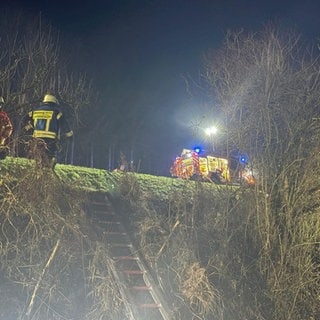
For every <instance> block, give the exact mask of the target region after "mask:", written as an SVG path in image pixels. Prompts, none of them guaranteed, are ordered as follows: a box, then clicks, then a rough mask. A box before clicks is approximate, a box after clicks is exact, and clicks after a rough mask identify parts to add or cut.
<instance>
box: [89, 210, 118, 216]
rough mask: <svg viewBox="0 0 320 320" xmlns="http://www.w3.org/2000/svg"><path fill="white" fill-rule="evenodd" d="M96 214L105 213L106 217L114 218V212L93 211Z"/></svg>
mask: <svg viewBox="0 0 320 320" xmlns="http://www.w3.org/2000/svg"><path fill="white" fill-rule="evenodd" d="M93 211H94V212H96V213H103V214H105V215H106V216H107V215H109V216H114V212H112V211H110V210H96V209H95V210H93Z"/></svg>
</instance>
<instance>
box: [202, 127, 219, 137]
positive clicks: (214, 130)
mask: <svg viewBox="0 0 320 320" xmlns="http://www.w3.org/2000/svg"><path fill="white" fill-rule="evenodd" d="M217 131H218V129H217V128H216V127H210V128H207V129H205V133H206V135H208V136H212V135H214V134H216V133H217Z"/></svg>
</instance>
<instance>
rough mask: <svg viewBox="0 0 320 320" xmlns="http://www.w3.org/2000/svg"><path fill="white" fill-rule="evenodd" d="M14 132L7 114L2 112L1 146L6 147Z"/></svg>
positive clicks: (0, 124) (0, 115)
mask: <svg viewBox="0 0 320 320" xmlns="http://www.w3.org/2000/svg"><path fill="white" fill-rule="evenodd" d="M12 131H13V126H12V123H11V121H10V119H9V117H8V115H7V113H6V112H4V111H1V112H0V146H5V145H6V144H7V143H8V139H9V137H10V136H11V134H12Z"/></svg>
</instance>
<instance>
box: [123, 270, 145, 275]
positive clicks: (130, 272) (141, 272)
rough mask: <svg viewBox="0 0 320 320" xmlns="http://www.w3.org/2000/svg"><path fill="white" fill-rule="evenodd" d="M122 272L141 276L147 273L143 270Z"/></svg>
mask: <svg viewBox="0 0 320 320" xmlns="http://www.w3.org/2000/svg"><path fill="white" fill-rule="evenodd" d="M122 272H123V273H124V274H126V275H139V274H145V273H146V271H143V270H122Z"/></svg>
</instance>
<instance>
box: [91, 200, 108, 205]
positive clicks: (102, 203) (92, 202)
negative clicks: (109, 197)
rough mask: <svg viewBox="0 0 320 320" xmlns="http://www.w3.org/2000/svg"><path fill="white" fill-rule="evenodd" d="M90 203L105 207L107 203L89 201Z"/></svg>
mask: <svg viewBox="0 0 320 320" xmlns="http://www.w3.org/2000/svg"><path fill="white" fill-rule="evenodd" d="M90 203H92V204H98V205H99V204H100V205H107V202H105V201H97V200H92V201H90Z"/></svg>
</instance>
